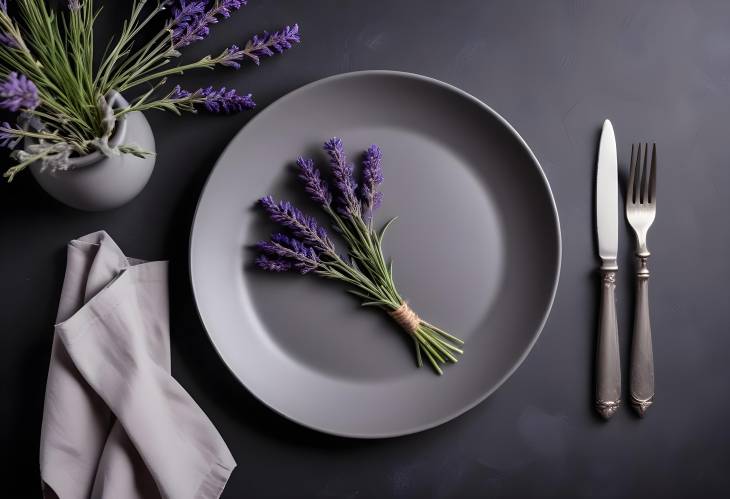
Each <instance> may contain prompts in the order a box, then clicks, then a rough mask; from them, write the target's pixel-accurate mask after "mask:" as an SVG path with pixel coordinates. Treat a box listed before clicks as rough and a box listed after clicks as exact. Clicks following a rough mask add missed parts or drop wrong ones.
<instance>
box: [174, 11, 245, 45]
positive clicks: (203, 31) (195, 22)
mask: <svg viewBox="0 0 730 499" xmlns="http://www.w3.org/2000/svg"><path fill="white" fill-rule="evenodd" d="M208 3H209V2H208V1H207V0H205V1H199V0H195V1H189V0H180V4H179V7H176V8H174V9H173V11H172V14H173V18H172V20H171V21H170V22H169V23H168V28H169V29H171V30H172V44H173V47H174V48H175V49H178V48H181V47H187V46H188V45H190V44H191V43H193V42H197V41H199V40H202V39H204V38H206V37H207V36H208V35H209V34H210V27H209V25H211V24H216V23H217V22H218V21H219V19H218V18H219V17H223V18H224V19H227V18H229V17H230V16H231V13H232V12H233V11H236V10H238V9H240V8H241V7H243V6H244V5H246V0H219V1H218V2H216V3H214V4H213V7H212V8H211V9H209V10H207V11H206V10H205V9H206V8H207V7H208Z"/></svg>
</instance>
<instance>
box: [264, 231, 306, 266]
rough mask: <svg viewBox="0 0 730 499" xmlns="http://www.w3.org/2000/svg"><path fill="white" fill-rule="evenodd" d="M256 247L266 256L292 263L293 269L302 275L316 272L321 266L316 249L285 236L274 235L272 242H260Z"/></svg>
mask: <svg viewBox="0 0 730 499" xmlns="http://www.w3.org/2000/svg"><path fill="white" fill-rule="evenodd" d="M256 247H257V248H258V249H259V250H260V251H261V252H262V253H264V256H266V255H269V256H276V257H280V258H281V259H283V261H285V262H291V267H293V268H294V269H296V270H298V271H299V272H300V273H302V274H306V273H307V272H311V271H312V270H315V269H316V268H317V266H318V265H319V256H318V255H317V253H316V252H315V251H314V249H312V248H310V247H309V246H307V245H305V244H304V243H302V242H301V241H299V240H298V239H295V238H292V237H288V236H287V235H285V234H280V233H278V234H274V235H272V236H271V240H270V241H259V242H258V243H257V244H256Z"/></svg>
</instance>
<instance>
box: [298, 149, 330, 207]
mask: <svg viewBox="0 0 730 499" xmlns="http://www.w3.org/2000/svg"><path fill="white" fill-rule="evenodd" d="M297 166H299V178H300V179H301V180H302V182H304V190H305V191H307V193H308V194H309V196H310V197H311V198H312V199H313V200H314V201H315V202H317V203H319V204H320V205H322V206H329V205H330V203H331V202H332V194H330V191H329V188H328V187H327V183H326V182H325V181H324V180H322V178H321V177H320V174H319V170H318V169H317V168H315V166H314V161H312V160H311V159H305V158H302V157H300V158H299V159H297Z"/></svg>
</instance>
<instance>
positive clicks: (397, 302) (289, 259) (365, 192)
mask: <svg viewBox="0 0 730 499" xmlns="http://www.w3.org/2000/svg"><path fill="white" fill-rule="evenodd" d="M324 149H325V151H326V152H327V154H328V156H329V162H330V166H331V168H332V173H333V176H334V180H335V184H336V185H337V188H338V190H339V192H340V198H339V200H338V201H339V204H340V206H338V208H337V210H333V209H332V207H331V202H332V195H331V194H330V190H329V188H328V186H327V183H326V182H325V181H324V180H323V179H322V177H321V175H320V172H319V170H318V169H317V168H316V167H315V165H314V161H312V160H311V159H305V158H302V157H300V158H299V159H298V160H297V166H298V167H299V168H298V169H299V173H298V175H299V178H300V179H301V180H302V182H303V184H304V189H305V191H306V192H307V193H308V194H309V196H310V197H311V198H312V199H313V200H314V201H315V202H317V203H318V204H319V205H320V206H321V207H322V208H323V210H324V211H325V212H326V213H327V214H328V215H329V216H330V218H331V219H332V222H333V225H334V226H335V229H337V232H338V233H339V234H340V235H341V236H342V238H343V239H344V240H345V242H346V243H347V247H348V256H346V257H342V256H340V255H339V254H337V252H336V250H335V247H334V245H333V244H332V242H331V241H330V240H329V239H328V237H327V234H326V232H325V231H324V229H322V228H321V227H320V226H319V225H318V224H317V222H316V221H315V220H314V219H313V218H311V217H309V216H307V215H304V214H303V213H302V212H301V211H299V210H298V209H297V208H296V207H294V206H293V205H292V204H291V203H289V202H288V201H280V202H278V203H277V202H275V201H274V200H273V198H272V197H271V196H266V197H264V198H261V200H260V204H261V206H263V207H264V209H265V210H266V211H267V212H268V214H269V216H270V217H271V219H272V220H273V221H274V222H277V223H278V224H280V225H281V226H283V227H284V228H285V229H288V230H289V232H291V233H292V234H293V235H294V237H290V236H287V235H286V234H280V233H278V234H274V235H273V236H271V239H270V240H268V241H260V242H259V243H258V244H257V245H256V248H257V249H258V250H259V256H258V257H257V258H256V261H255V262H256V266H257V267H258V268H260V269H263V270H268V271H273V272H284V271H287V270H296V271H299V272H300V273H302V274H306V273H310V272H314V273H316V274H317V275H321V276H323V277H328V278H331V279H337V280H340V281H343V282H345V283H347V284H348V285H349V286H350V289H348V291H349V292H350V293H352V294H354V295H356V296H358V297H360V298H361V299H362V300H363V306H376V307H379V308H381V309H383V310H385V311H386V312H387V313H388V315H390V316H391V317H392V318H393V319H394V320H395V321H396V322H397V323H398V324H399V325H400V326H401V327H402V328H403V330H405V331H406V332H407V333H408V334H409V335H410V336H411V338H412V339H413V342H414V345H415V351H416V360H417V364H418V366H419V367H420V366H421V365H422V363H423V361H422V358H423V357H425V358H426V359H427V360H428V362H429V363H430V364H431V366H432V367H433V368H434V370H435V371H436V372H437V373H438V374H442V373H443V371H442V369H441V367H440V364H443V363H445V362H449V361H450V362H457V358H456V354H461V353H463V351H462V350H461V349H460V348H459V347H458V346H457V345H460V344H462V343H463V342H462V341H461V340H460V339H458V338H456V337H455V336H452V335H451V334H449V333H447V332H446V331H444V330H442V329H440V328H438V327H436V326H434V325H433V324H431V323H429V322H426V321H424V320H423V319H421V318H420V317H418V315H416V313H415V312H413V310H412V309H411V308H410V307H409V306H408V304H407V303H406V301H405V300H404V299H403V298H402V297H401V296H400V294H399V293H398V291H397V289H396V287H395V284H394V281H393V269H392V264H388V263H386V260H385V257H384V256H383V249H382V241H383V234H384V232H385V230H386V229H387V228H388V226H389V225H390V223H391V222H392V220H391V222H388V223H387V224H386V225H385V227H383V229H381V230H380V232H376V231H375V230H374V229H373V227H372V214H373V211H374V210H375V209H376V208H377V206H378V205H379V204H380V201H381V199H382V194H381V193H380V192H378V191H377V187H378V186H379V185H380V184H381V183H382V182H383V170H382V153H381V151H380V149H379V148H378V146H377V145H372V146H370V147H369V148H368V150H367V151H366V152H365V155H364V159H363V169H362V185H361V188H360V189H359V190H358V189H357V186H356V185H355V181H354V179H353V165H352V164H350V163H348V162H347V158H346V156H345V153H344V147H343V145H342V141H341V140H340V139H339V138H337V137H334V138H332V139H330V140H328V141H327V142H326V143H325V144H324ZM356 192H357V193H358V195H359V197H358V196H357V195H356ZM341 215H342V216H341ZM366 219H367V221H368V222H367V223H366V222H365V220H366Z"/></svg>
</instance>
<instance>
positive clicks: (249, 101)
mask: <svg viewBox="0 0 730 499" xmlns="http://www.w3.org/2000/svg"><path fill="white" fill-rule="evenodd" d="M169 98H170V99H173V100H182V99H188V100H189V101H190V103H191V104H197V103H202V104H204V105H205V108H206V109H207V110H208V111H210V112H211V113H220V112H224V113H232V112H238V111H243V110H244V109H253V108H254V107H256V103H255V102H254V100H253V96H252V95H251V94H246V95H239V94H238V93H237V92H236V90H235V89H233V88H232V89H230V90H228V89H226V87H222V88H220V89H219V90H216V89H214V88H213V87H207V88H199V89H197V90H196V91H194V92H189V91H187V90H185V89H183V88H180V85H176V86H175V88H174V89H173V90H172V92H171V93H170V97H169Z"/></svg>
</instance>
